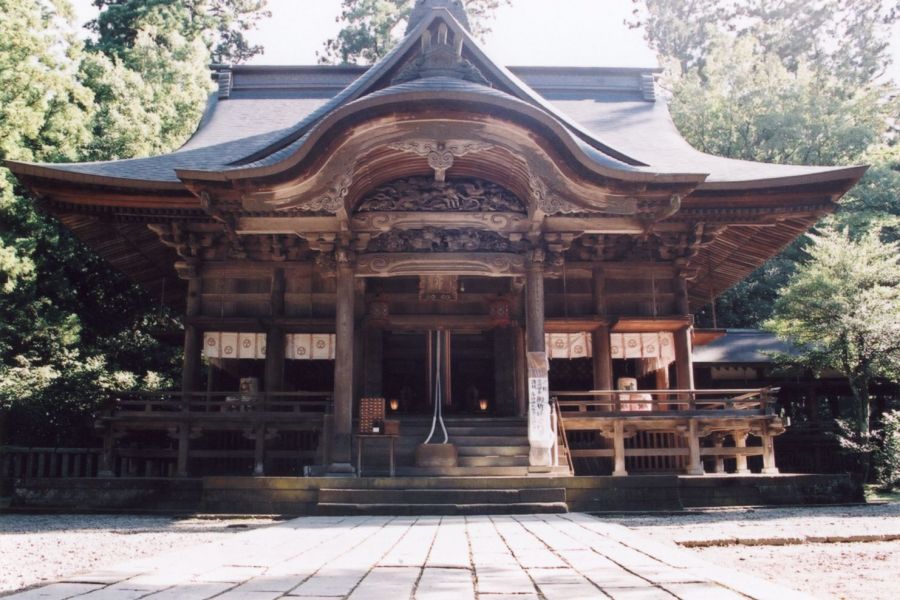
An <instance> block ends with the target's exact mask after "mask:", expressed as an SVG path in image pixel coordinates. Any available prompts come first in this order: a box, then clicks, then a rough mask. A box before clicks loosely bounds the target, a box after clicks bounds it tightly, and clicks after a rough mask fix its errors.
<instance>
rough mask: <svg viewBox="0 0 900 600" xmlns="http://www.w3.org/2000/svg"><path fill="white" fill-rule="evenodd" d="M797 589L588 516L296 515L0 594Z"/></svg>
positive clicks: (408, 594)
mask: <svg viewBox="0 0 900 600" xmlns="http://www.w3.org/2000/svg"><path fill="white" fill-rule="evenodd" d="M673 597H677V598H682V599H684V600H706V599H710V600H728V599H731V598H748V597H749V598H759V599H769V598H771V599H773V600H775V599H777V600H789V599H793V598H797V599H799V598H808V597H807V596H804V595H802V594H800V593H798V592H793V591H791V590H788V589H785V588H782V587H779V586H776V585H774V584H772V583H769V582H765V581H762V580H760V579H756V578H754V577H750V576H747V575H744V574H742V573H739V572H736V571H734V570H729V569H722V568H718V567H715V566H713V565H711V564H709V563H705V562H703V561H702V560H700V559H698V558H696V557H695V556H694V555H692V554H691V553H689V552H687V551H685V550H681V549H679V548H677V547H674V546H668V545H665V544H662V543H659V542H656V541H653V540H650V539H649V538H647V537H645V536H643V535H641V534H638V533H635V532H633V531H631V530H629V529H627V528H625V527H622V526H621V525H615V524H611V523H605V522H603V521H602V520H600V519H596V518H593V517H590V516H587V515H580V514H568V515H529V516H502V517H487V516H483V517H345V518H341V517H331V518H314V517H310V518H302V519H296V520H293V521H289V522H286V523H282V524H279V525H276V526H272V527H267V528H263V529H257V530H254V531H249V532H247V533H243V534H239V535H236V536H235V537H234V538H233V539H232V540H229V541H228V542H226V543H218V544H206V545H200V546H195V547H192V548H187V549H184V550H180V551H178V552H175V553H170V554H166V555H163V556H158V557H155V558H151V559H142V560H138V561H132V562H128V563H123V564H120V565H117V566H114V567H111V568H109V569H106V570H101V571H97V572H94V573H87V574H83V575H79V576H77V577H70V578H68V579H66V580H64V581H61V582H58V583H54V584H51V585H47V586H44V587H41V588H35V589H32V590H28V591H25V592H20V593H17V594H14V595H12V596H8V597H7V598H16V599H22V600H25V599H28V600H30V599H37V598H41V599H45V600H46V599H49V600H64V599H67V598H79V599H84V600H105V599H107V598H109V599H115V600H132V599H135V600H136V599H138V598H148V599H153V600H176V599H177V600H204V599H206V598H217V599H222V600H239V599H240V600H245V599H246V600H274V599H276V598H286V599H291V598H294V599H296V600H304V599H305V600H326V599H327V600H337V599H338V598H346V599H349V600H368V599H372V600H400V599H409V598H415V599H416V600H467V599H473V600H474V599H476V598H477V599H478V600H556V599H561V600H580V599H582V598H613V599H616V600H618V599H623V600H624V599H627V600H645V599H646V600H654V599H657V598H668V599H671V598H673Z"/></svg>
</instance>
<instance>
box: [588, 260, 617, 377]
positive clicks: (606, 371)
mask: <svg viewBox="0 0 900 600" xmlns="http://www.w3.org/2000/svg"><path fill="white" fill-rule="evenodd" d="M592 277H593V284H594V286H593V301H594V314H596V315H597V316H598V317H605V316H606V315H607V306H606V273H605V272H604V270H603V266H602V265H594V268H593V273H592ZM591 345H592V346H593V359H592V361H593V372H594V381H593V383H594V389H595V390H611V389H613V385H614V383H613V365H612V356H611V352H610V347H609V326H608V325H601V326H600V327H598V328H597V329H595V330H594V331H593V332H591Z"/></svg>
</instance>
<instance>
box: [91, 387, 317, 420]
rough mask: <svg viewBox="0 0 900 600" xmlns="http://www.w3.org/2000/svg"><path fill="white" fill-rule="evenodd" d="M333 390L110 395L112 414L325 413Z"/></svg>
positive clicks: (169, 392)
mask: <svg viewBox="0 0 900 600" xmlns="http://www.w3.org/2000/svg"><path fill="white" fill-rule="evenodd" d="M332 397H333V394H332V392H330V391H329V392H181V391H159V392H143V391H142V392H131V393H126V394H119V395H117V396H114V397H113V398H112V399H111V403H110V404H109V405H108V407H107V411H108V412H109V413H112V414H125V415H129V416H133V415H135V414H141V415H144V414H154V413H157V414H158V413H227V412H254V413H325V412H327V411H328V409H329V408H330V407H331V406H332V404H333V401H332Z"/></svg>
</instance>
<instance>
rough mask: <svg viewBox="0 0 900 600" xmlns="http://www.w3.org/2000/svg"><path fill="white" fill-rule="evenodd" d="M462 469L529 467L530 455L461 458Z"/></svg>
mask: <svg viewBox="0 0 900 600" xmlns="http://www.w3.org/2000/svg"><path fill="white" fill-rule="evenodd" d="M457 464H458V465H459V466H460V467H527V466H528V455H527V454H525V455H519V456H460V457H459V462H458V463H457Z"/></svg>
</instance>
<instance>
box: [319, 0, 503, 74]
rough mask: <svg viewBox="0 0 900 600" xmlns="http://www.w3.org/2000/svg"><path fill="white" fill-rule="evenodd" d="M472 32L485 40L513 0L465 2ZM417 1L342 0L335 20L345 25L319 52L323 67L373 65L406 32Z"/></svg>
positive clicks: (470, 0) (469, 0)
mask: <svg viewBox="0 0 900 600" xmlns="http://www.w3.org/2000/svg"><path fill="white" fill-rule="evenodd" d="M464 3H465V6H466V10H467V11H468V13H469V18H470V21H471V26H472V33H473V34H474V35H475V36H476V37H478V38H483V37H484V36H485V35H486V34H488V33H490V27H489V24H490V21H491V19H492V18H493V15H494V13H495V12H496V11H497V9H498V8H499V7H500V6H501V5H502V4H512V0H464ZM414 4H415V2H414V0H343V3H342V10H341V14H340V16H339V17H337V19H336V21H337V22H338V23H343V28H342V29H341V31H340V32H339V33H338V34H337V37H335V38H332V39H330V40H327V41H326V42H325V48H324V50H323V51H322V52H321V53H318V57H319V62H320V63H323V64H372V63H374V62H376V61H377V60H378V59H379V58H381V57H382V56H384V55H385V54H387V53H388V51H389V50H390V49H391V48H393V46H394V44H396V43H397V42H398V41H399V40H400V38H401V36H402V34H403V31H404V30H405V26H406V22H407V19H408V18H409V15H410V12H412V9H413V5H414Z"/></svg>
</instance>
